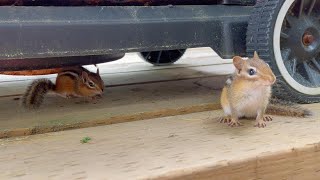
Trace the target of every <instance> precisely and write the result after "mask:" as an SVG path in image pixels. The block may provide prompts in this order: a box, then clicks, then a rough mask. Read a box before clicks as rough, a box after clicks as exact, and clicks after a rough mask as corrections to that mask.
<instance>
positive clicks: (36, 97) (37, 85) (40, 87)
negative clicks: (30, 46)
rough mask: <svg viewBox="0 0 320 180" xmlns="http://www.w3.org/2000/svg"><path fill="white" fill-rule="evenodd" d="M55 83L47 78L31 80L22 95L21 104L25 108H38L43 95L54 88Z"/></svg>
mask: <svg viewBox="0 0 320 180" xmlns="http://www.w3.org/2000/svg"><path fill="white" fill-rule="evenodd" d="M54 89H55V85H54V84H53V83H52V82H51V81H50V80H49V79H38V80H35V81H33V82H32V83H31V84H30V85H29V86H28V88H27V90H26V92H25V93H24V95H23V97H22V105H23V106H24V107H25V108H29V109H36V108H39V107H40V105H41V104H42V102H43V99H44V96H45V95H46V94H47V93H48V92H49V91H50V90H54Z"/></svg>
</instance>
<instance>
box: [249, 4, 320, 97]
mask: <svg viewBox="0 0 320 180" xmlns="http://www.w3.org/2000/svg"><path fill="white" fill-rule="evenodd" d="M301 2H304V4H302V3H301ZM290 3H291V4H290ZM300 5H302V7H303V8H299V7H300ZM297 6H299V7H297ZM319 7H320V2H319V1H318V2H317V1H316V0H305V1H298V0H260V1H258V2H257V4H256V6H255V8H254V10H253V12H252V15H251V17H250V19H249V23H248V29H247V39H246V41H247V55H248V56H249V57H252V55H253V52H254V51H257V52H258V54H259V56H260V58H261V59H263V60H265V61H266V62H267V63H269V64H270V66H271V68H272V70H273V72H274V73H275V75H276V76H277V83H276V84H275V85H274V88H273V94H274V95H275V96H277V97H278V98H282V99H286V100H290V101H293V102H298V103H314V102H320V66H319V64H320V21H314V17H313V16H317V17H320V11H319V10H317V9H320V8H319ZM309 9H311V10H310V11H309ZM289 11H290V13H288V12H289ZM284 12H285V13H284ZM309 12H310V13H309ZM295 16H297V17H295ZM282 17H283V19H282ZM292 17H293V18H296V19H297V20H294V21H292ZM300 17H306V19H304V18H300ZM290 18H291V20H290V21H289V20H287V19H290ZM308 18H309V19H310V20H309V19H308ZM305 21H308V22H309V21H312V23H314V25H315V27H316V28H314V27H313V26H312V27H308V26H307V25H306V24H307V23H306V22H305ZM289 22H291V24H290V23H289ZM293 22H294V23H293ZM296 26H299V27H296ZM317 27H319V28H317ZM303 28H306V29H304V30H303V32H304V33H303V35H302V36H300V34H301V33H302V30H301V31H300V29H303ZM297 29H299V31H298V30H297ZM314 29H316V30H314ZM286 30H288V31H286ZM307 31H308V33H309V31H312V33H314V34H312V39H311V38H310V39H311V40H312V41H311V40H310V43H309V40H308V38H307V40H304V39H305V37H306V35H307V34H306V32H307ZM287 32H288V34H286V33H287ZM295 33H296V34H295ZM297 37H298V38H297ZM300 37H301V39H300ZM295 41H297V42H298V41H299V42H298V43H296V44H295V43H290V42H295ZM300 41H301V42H300ZM307 42H308V44H306V43H307ZM311 43H313V44H311ZM277 44H278V45H277ZM292 44H294V46H293V45H292ZM311 45H312V46H311ZM300 46H301V47H300ZM290 48H291V49H290ZM308 48H309V49H311V50H310V51H309V50H308V51H307V50H305V51H306V52H303V50H304V49H308ZM312 48H315V49H312ZM288 49H289V50H288ZM285 51H287V52H288V53H287V54H284V53H285ZM300 51H301V52H300ZM308 53H309V54H308ZM285 55H287V56H285ZM302 57H303V58H302ZM291 58H292V60H291ZM284 59H285V60H286V61H283V60H284ZM291 61H292V62H291ZM314 61H315V62H314ZM282 64H283V65H282Z"/></svg>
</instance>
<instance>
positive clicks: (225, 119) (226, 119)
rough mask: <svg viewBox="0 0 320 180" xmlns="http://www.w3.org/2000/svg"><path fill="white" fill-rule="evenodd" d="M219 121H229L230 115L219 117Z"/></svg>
mask: <svg viewBox="0 0 320 180" xmlns="http://www.w3.org/2000/svg"><path fill="white" fill-rule="evenodd" d="M218 120H219V122H220V123H230V122H231V117H230V116H224V117H220V118H219V119H218Z"/></svg>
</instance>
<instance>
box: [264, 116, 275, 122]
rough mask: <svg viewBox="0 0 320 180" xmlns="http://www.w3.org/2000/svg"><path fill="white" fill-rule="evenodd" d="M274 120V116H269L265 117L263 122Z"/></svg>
mask: <svg viewBox="0 0 320 180" xmlns="http://www.w3.org/2000/svg"><path fill="white" fill-rule="evenodd" d="M272 120H273V117H272V116H269V115H267V116H264V117H263V121H272Z"/></svg>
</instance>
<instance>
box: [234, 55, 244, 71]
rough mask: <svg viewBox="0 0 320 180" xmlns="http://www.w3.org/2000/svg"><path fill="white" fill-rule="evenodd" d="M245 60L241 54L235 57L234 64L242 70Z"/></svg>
mask: <svg viewBox="0 0 320 180" xmlns="http://www.w3.org/2000/svg"><path fill="white" fill-rule="evenodd" d="M243 64H244V60H243V59H242V58H241V57H240V56H235V57H233V65H234V66H235V67H236V68H237V70H238V71H240V70H241V69H242V67H243Z"/></svg>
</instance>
